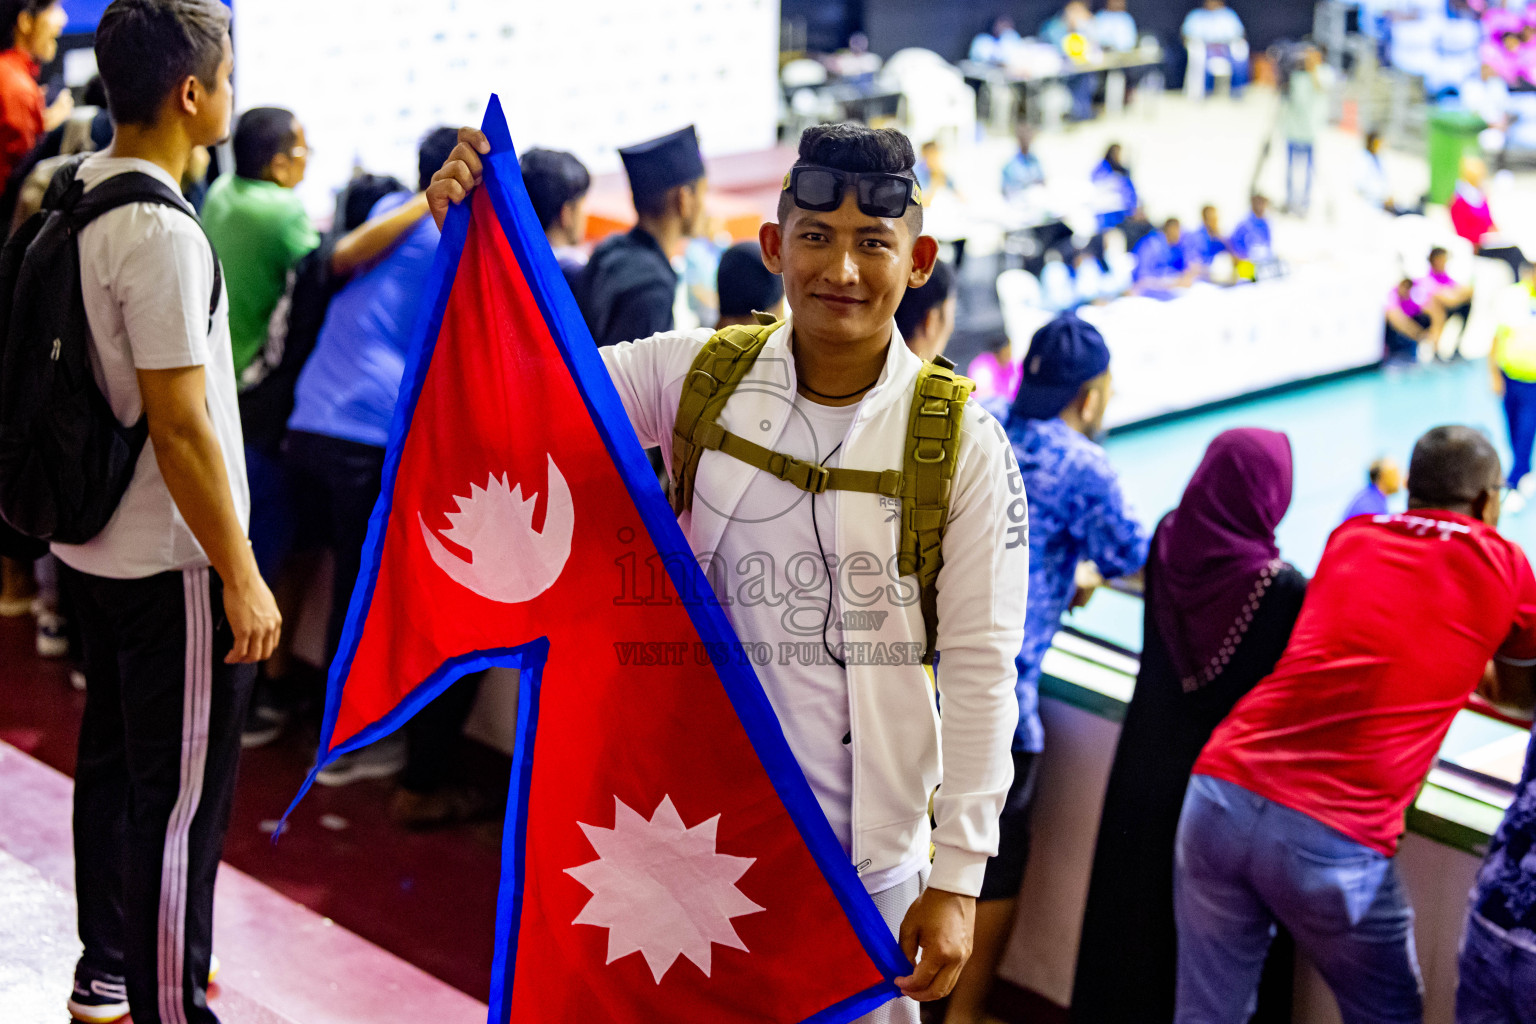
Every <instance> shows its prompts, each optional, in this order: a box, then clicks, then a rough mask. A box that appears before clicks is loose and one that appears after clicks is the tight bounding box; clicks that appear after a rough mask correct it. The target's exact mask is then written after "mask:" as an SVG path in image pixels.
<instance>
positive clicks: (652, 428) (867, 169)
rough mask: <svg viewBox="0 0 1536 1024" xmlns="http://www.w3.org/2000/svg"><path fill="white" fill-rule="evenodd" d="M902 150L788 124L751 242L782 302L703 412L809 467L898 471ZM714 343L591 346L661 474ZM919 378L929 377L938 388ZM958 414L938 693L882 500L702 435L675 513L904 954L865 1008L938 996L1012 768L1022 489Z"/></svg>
mask: <svg viewBox="0 0 1536 1024" xmlns="http://www.w3.org/2000/svg"><path fill="white" fill-rule="evenodd" d="M489 148H490V147H489V143H488V142H487V141H486V139H485V137H484V136H483V135H482V134H481V133H479V132H477V131H474V130H473V129H462V130H461V132H460V144H459V146H458V147H457V148H456V149H455V150H454V153H453V156H452V158H451V159H450V160H449V161H448V162H447V163H446V164H445V165H444V167H443V169H442V170H441V171H439V172H438V173H437V175H436V180H435V181H434V183H433V185H432V187H431V188H430V189H429V190H428V199H429V201H430V203H431V205H432V209H433V213H434V215H435V216H437V217H439V218H440V219H441V218H443V217H445V216H446V215H447V212H448V208H449V207H450V205H452V204H453V203H456V202H462V201H463V200H464V199H465V197H466V196H467V195H468V194H469V192H470V191H471V190H472V189H473V188H474V187H475V185H476V183H477V180H478V175H479V172H480V169H481V166H482V165H481V155H482V154H484V153H486V152H488V151H489ZM915 163H916V159H915V154H914V153H913V150H912V144H911V142H910V141H909V140H908V139H907V137H906V136H905V135H903V134H901V133H900V132H898V131H895V130H893V129H881V130H875V129H871V128H868V127H866V126H864V125H858V124H830V125H818V126H815V127H812V128H808V129H807V130H806V131H805V133H804V134H803V135H802V136H801V139H800V147H799V158H798V160H797V162H796V164H795V166H794V167H793V168H792V169H791V170H790V172H789V174H787V175H786V176H785V178H784V180H783V185H782V188H781V191H780V195H779V204H778V213H777V216H776V218H775V219H774V220H773V221H771V222H769V223H766V224H764V225H763V226H762V228H761V231H760V232H759V235H758V242H759V244H760V245H761V247H762V259H763V262H764V264H765V265H766V267H767V269H768V270H770V271H772V272H774V273H777V274H780V275H781V276H782V277H783V281H784V295H785V298H786V300H787V305H788V307H789V314H788V316H787V318H786V319H785V320H784V321H783V322H782V323H780V324H776V325H775V326H774V329H773V330H772V331H767V330H764V331H763V334H764V335H765V337H764V338H763V346H762V349H761V351H760V352H759V354H758V355H757V357H756V359H755V360H754V361H753V363H752V365H751V366H750V367H749V368H748V370H747V371H746V376H745V377H744V378H743V379H742V381H741V383H740V385H739V386H738V387H737V388H736V389H735V390H734V392H733V393H732V394H731V396H730V398H729V399H728V401H726V403H725V406H724V410H723V412H722V413H721V416H720V418H719V419H718V420H717V421H716V422H717V423H719V424H722V425H724V426H725V427H726V428H727V430H728V431H729V430H736V431H741V432H742V433H744V434H746V433H750V440H751V441H752V442H753V443H754V445H755V446H757V447H766V448H768V449H770V450H771V452H773V453H777V454H778V455H779V456H781V457H787V458H788V460H793V461H794V462H795V463H796V464H798V465H804V464H805V463H806V462H810V463H812V464H813V465H815V466H817V467H823V468H824V470H825V471H826V472H827V473H828V477H826V478H818V479H822V481H823V482H824V483H830V474H832V473H838V474H839V478H840V479H844V480H846V479H848V477H849V476H850V475H851V474H848V473H845V472H841V471H847V470H867V471H877V472H878V473H880V474H883V473H885V472H887V471H892V470H894V471H897V472H903V469H902V467H903V466H904V463H905V458H906V451H907V445H908V443H909V438H910V437H911V434H912V430H913V425H912V424H911V423H910V422H909V420H910V418H911V416H912V410H913V408H914V400H913V394H914V390H915V388H916V386H917V381H918V378H919V375H920V374H921V373H923V372H924V367H925V364H924V362H923V360H922V358H921V357H920V356H918V355H917V354H915V353H914V352H913V351H912V350H911V349H910V348H909V347H908V346H907V344H906V343H905V340H904V339H903V336H902V333H901V331H900V330H899V328H898V327H897V325H896V320H895V316H896V313H897V309H898V307H899V306H900V303H901V300H902V297H903V295H905V294H906V293H907V291H908V289H912V288H921V287H923V286H924V285H925V284H926V283H927V282H928V281H929V280H930V278H931V276H932V274H933V269H934V265H935V262H936V260H937V258H938V243H937V242H936V241H935V240H934V239H933V238H931V237H929V236H927V235H924V234H923V208H922V205H921V195H922V192H921V189H920V188H919V187H918V185H917V182H916V180H915V176H914V174H913V165H914V164H915ZM732 330H740V328H733V329H732ZM711 336H712V335H711V332H710V331H708V330H694V331H675V332H666V333H661V334H656V335H654V336H652V337H648V338H644V339H643V340H640V341H634V342H625V343H622V344H618V345H614V346H610V347H607V348H604V349H602V350H601V354H602V357H603V361H604V363H605V364H606V365H607V367H608V370H609V372H610V373H611V374H612V376H613V381H614V385H615V387H616V388H617V390H618V393H619V397H620V399H621V400H622V401H623V404H624V408H625V410H626V412H627V413H628V415H629V419H630V423H631V424H632V425H633V426H634V428H635V433H636V434H637V435H638V438H639V441H640V443H641V444H642V445H645V446H649V445H661V446H662V447H663V452H664V454H665V455H666V458H667V459H668V460H669V468H670V462H671V460H672V459H673V457H674V456H673V448H672V438H673V431H674V428H675V425H676V423H677V421H678V413H679V403H680V398H681V395H682V389H683V382H684V380H685V378H688V377H689V368H690V366H691V365H692V363H693V361H694V359H695V358H696V357H698V355H699V354H700V352H701V350H702V349H703V348H704V346H705V345H706V344H708V343H709V342H710V338H711ZM928 372H929V374H930V375H929V376H928V377H926V378H925V380H926V384H925V387H932V386H939V387H941V388H942V387H944V385H945V382H944V381H942V380H941V378H939V377H937V376H936V375H933V371H928ZM924 393H925V394H929V392H927V391H925V392H924ZM951 394H953V392H951ZM950 400H951V399H950V398H945V399H943V400H942V401H943V402H944V403H945V407H946V408H949V406H948V404H947V403H948V402H949V401H950ZM925 408H926V406H925ZM958 415H959V426H958V427H957V428H956V430H955V433H954V434H951V435H950V436H954V437H956V440H955V441H954V442H953V444H954V450H955V453H956V456H957V461H956V463H955V470H954V476H953V477H952V482H951V486H950V491H951V493H950V499H949V504H948V512H947V516H945V523H946V526H945V529H944V533H943V538H942V542H941V544H942V547H941V550H942V553H943V567H942V569H941V570H940V572H939V576H938V585H937V589H936V610H935V613H934V615H933V620H934V624H935V627H936V634H935V640H934V644H933V646H934V648H935V649H936V650H938V651H939V652H940V653H941V655H942V665H943V667H942V670H941V671H940V672H939V674H938V677H937V689H938V695H939V703H936V702H935V698H934V692H933V690H932V689H931V687H932V686H933V685H934V682H935V680H934V677H933V676H931V675H930V674H929V671H928V667H927V665H925V663H924V659H923V657H922V655H923V654H924V651H925V646H926V643H925V641H926V636H925V628H926V627H927V621H926V620H925V616H924V613H923V611H922V606H921V603H920V599H919V596H918V595H919V588H918V586H917V583H916V580H915V578H914V576H913V575H912V574H911V571H910V570H908V571H907V573H906V574H905V575H904V574H903V570H902V569H901V568H900V559H899V557H898V555H897V546H898V541H899V539H900V537H901V535H902V528H901V527H900V526H899V525H895V524H897V523H899V522H900V520H901V501H900V499H899V498H896V497H892V496H890V495H889V494H880V493H868V492H864V491H861V490H858V489H856V488H852V489H850V488H847V487H846V486H844V485H839V486H828V487H827V488H826V489H825V490H824V491H820V490H817V491H812V492H811V493H807V489H802V488H800V487H798V486H797V485H796V484H795V483H793V482H791V478H792V477H793V476H794V474H793V473H786V474H785V475H784V476H783V477H780V476H778V475H775V474H774V473H772V472H766V471H763V470H761V469H758V468H757V464H756V463H753V462H747V461H743V460H742V459H740V458H738V457H735V456H733V455H732V454H728V453H727V452H725V451H723V450H721V451H706V452H704V453H703V454H702V456H701V457H700V458H699V460H698V462H697V474H696V475H695V476H694V479H693V488H694V490H693V494H694V498H693V502H692V506H691V511H689V512H686V513H684V514H683V515H681V517H680V519H679V522H680V524H681V526H682V527H683V530H684V532H685V533H686V534H687V536H688V539H689V543H690V544H691V545H692V547H693V549H694V551H695V553H696V554H697V555H698V557H699V558H700V560H701V562H702V563H703V564H706V565H708V566H709V573H710V577H711V580H712V581H713V582H714V586H715V590H716V593H717V594H718V595H719V597H720V603H721V606H722V608H723V609H724V610H725V612H726V614H727V615H728V616H729V617H730V620H731V624H732V625H733V626H734V627H735V631H736V634H737V636H739V637H740V638H741V639H742V640H743V641H744V642H752V643H755V644H759V645H762V646H765V647H767V648H768V649H771V650H772V651H773V652H774V658H773V659H772V660H771V663H770V664H767V665H762V666H760V667H759V668H758V669H757V671H758V676H759V678H760V679H761V680H762V683H763V688H764V690H765V691H766V693H767V696H768V700H769V702H770V703H771V705H772V706H773V709H774V711H775V713H776V714H777V716H778V719H779V723H780V725H781V726H782V728H783V730H784V735H785V738H786V739H787V741H788V743H789V748H790V750H791V751H792V752H793V753H794V755H795V759H796V761H797V762H798V764H799V766H800V769H801V771H802V772H803V773H804V775H805V778H806V781H807V782H808V783H809V785H810V788H811V791H812V793H813V794H814V795H815V797H816V799H817V803H818V804H819V806H820V807H821V810H822V812H823V813H824V814H825V815H826V818H827V821H828V823H829V824H830V825H831V828H832V832H833V834H834V835H835V836H837V838H838V839H839V841H840V843H841V845H842V847H843V850H844V852H845V854H846V855H847V857H848V860H849V863H851V864H852V865H853V866H854V868H855V870H856V871H857V872H858V874H859V878H860V880H861V881H862V882H863V884H864V887H865V889H866V890H867V891H868V892H869V894H870V896H871V898H872V899H873V901H874V903H875V906H876V907H877V908H878V909H879V910H880V912H881V914H882V916H883V918H884V920H885V922H886V924H887V925H888V926H889V928H890V930H891V932H892V934H893V935H895V936H898V937H899V939H900V941H901V945H902V948H903V951H904V952H905V953H906V954H907V956H908V957H909V958H910V959H911V960H912V961H913V963H914V965H915V966H914V969H913V970H912V971H911V972H910V973H908V974H907V975H906V976H904V977H901V978H898V979H897V985H898V986H899V987H900V988H901V990H902V992H903V993H904V995H903V996H902V997H901V998H899V999H895V1000H892V1001H891V1002H889V1003H887V1004H886V1005H884V1006H882V1007H881V1008H880V1009H878V1010H876V1011H874V1012H873V1013H872V1014H869V1015H866V1016H865V1017H864V1018H862V1021H863V1022H865V1024H876V1022H878V1024H917V1021H918V1006H917V1002H918V1001H928V1000H935V999H939V998H942V997H943V996H945V995H947V994H948V993H949V992H950V991H951V990H952V989H953V987H954V984H955V981H956V979H957V978H958V977H959V975H960V972H961V969H962V968H963V967H964V965H965V962H966V960H967V958H968V956H969V954H970V949H971V942H972V932H973V928H974V925H975V914H976V897H977V895H978V894H979V893H980V892H981V886H982V879H983V876H984V875H985V874H986V871H987V861H988V858H989V857H990V856H992V855H993V854H995V853H996V852H997V845H998V816H999V814H1000V812H1001V810H1002V807H1003V802H1004V798H1005V796H1006V795H1007V793H1008V791H1009V784H1010V782H1011V780H1012V776H1013V763H1014V761H1013V757H1012V756H1011V753H1010V747H1011V745H1012V741H1013V736H1014V732H1015V729H1016V726H1017V724H1018V721H1019V707H1018V702H1017V700H1016V698H1015V696H1014V683H1015V681H1016V679H1017V671H1016V670H1015V668H1014V664H1013V657H1014V655H1015V654H1016V653H1017V652H1018V650H1019V647H1020V645H1021V644H1022V643H1023V638H1024V602H1025V594H1026V591H1027V587H1028V576H1029V571H1028V550H1029V541H1028V522H1027V519H1028V504H1027V502H1026V501H1025V499H1024V483H1023V479H1022V477H1021V476H1020V475H1019V471H1018V467H1017V465H1016V464H1015V461H1014V458H1013V453H1012V450H1011V448H1010V447H1009V445H1008V441H1007V435H1006V434H1005V433H1004V432H1003V430H1002V427H1001V425H1000V424H998V422H997V421H996V420H995V419H993V418H992V416H991V415H990V414H988V413H987V412H986V411H985V410H984V409H982V408H981V406H980V404H979V403H977V402H973V401H967V402H966V403H965V405H964V406H963V408H962V409H961V410H960V411H959V413H958ZM732 436H734V435H732ZM914 450H915V449H914ZM786 464H787V463H786ZM845 609H846V611H845ZM866 655H867V656H866ZM940 705H941V706H942V718H941V717H940V710H941V707H940ZM941 752H942V757H941ZM935 787H937V795H936V796H935V798H934V802H933V820H934V821H935V822H936V825H933V826H931V825H930V819H929V806H928V801H929V796H930V794H933V793H934V792H935ZM930 849H932V850H933V851H934V852H933V853H932V855H931V857H930ZM919 950H921V954H922V955H921V957H920V958H919V956H918V953H919Z"/></svg>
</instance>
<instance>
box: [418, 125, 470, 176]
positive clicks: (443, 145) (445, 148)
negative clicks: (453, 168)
mask: <svg viewBox="0 0 1536 1024" xmlns="http://www.w3.org/2000/svg"><path fill="white" fill-rule="evenodd" d="M458 144H459V133H458V131H457V129H454V128H433V129H432V130H431V131H429V132H427V134H425V135H423V136H422V137H421V145H420V146H419V147H418V148H417V150H416V173H417V176H418V179H419V180H420V182H421V186H420V188H421V191H423V192H425V191H426V190H427V186H428V185H430V184H432V175H434V174H436V173H437V172H438V170H440V169H441V168H442V166H443V164H445V163H447V162H448V154H450V153H452V152H453V147H454V146H457V145H458Z"/></svg>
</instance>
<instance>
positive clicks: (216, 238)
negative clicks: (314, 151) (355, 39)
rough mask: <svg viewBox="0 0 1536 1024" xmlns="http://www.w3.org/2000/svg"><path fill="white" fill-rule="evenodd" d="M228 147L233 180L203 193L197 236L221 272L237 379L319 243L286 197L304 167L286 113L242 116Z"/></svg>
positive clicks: (262, 110) (300, 138)
mask: <svg viewBox="0 0 1536 1024" xmlns="http://www.w3.org/2000/svg"><path fill="white" fill-rule="evenodd" d="M232 148H233V149H234V153H235V170H234V173H233V174H225V175H221V176H220V177H219V179H218V180H217V181H215V182H214V183H213V185H212V186H210V187H209V189H208V197H207V199H206V200H205V201H204V204H203V230H204V231H206V232H207V233H208V239H209V241H211V242H213V247H214V249H215V251H217V252H218V254H219V261H220V262H221V263H222V264H223V265H224V283H225V285H226V286H227V287H228V289H229V335H230V340H231V341H232V342H233V348H234V354H235V376H236V378H237V379H238V378H239V377H240V376H241V375H242V374H244V373H245V370H246V367H248V366H249V365H250V364H251V360H252V359H254V358H255V357H256V353H258V352H260V351H261V347H262V345H263V344H264V343H265V342H266V340H267V322H268V321H269V320H271V319H272V310H273V309H274V308H275V307H276V306H277V300H278V299H280V298H282V295H283V288H284V286H285V285H286V284H287V281H288V271H289V270H291V269H292V268H293V266H294V264H296V263H298V262H299V259H300V258H301V257H303V256H304V254H305V253H308V252H310V251H311V250H313V249H314V248H315V247H316V246H317V245H319V244H320V233H319V232H318V231H316V230H315V226H314V225H313V224H311V223H310V221H309V214H308V213H306V212H305V210H304V203H303V201H302V200H300V199H299V197H298V195H297V194H295V193H294V191H293V190H294V188H295V187H297V186H298V184H299V182H301V181H303V180H304V171H305V168H306V166H307V165H308V160H309V148H308V144H307V141H306V140H305V138H304V126H303V125H302V124H300V123H299V119H298V118H297V117H295V116H294V114H293V111H291V110H284V109H283V108H282V107H256V108H255V109H253V110H247V111H246V112H245V113H243V114H241V115H240V120H239V122H238V123H237V124H236V126H235V134H234V142H233V147H232Z"/></svg>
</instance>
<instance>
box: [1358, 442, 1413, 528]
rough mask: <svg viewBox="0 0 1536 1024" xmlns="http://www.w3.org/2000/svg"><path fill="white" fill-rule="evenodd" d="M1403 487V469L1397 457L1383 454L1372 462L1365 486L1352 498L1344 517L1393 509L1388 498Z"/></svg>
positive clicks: (1382, 513) (1375, 514) (1382, 512)
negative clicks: (1393, 457)
mask: <svg viewBox="0 0 1536 1024" xmlns="http://www.w3.org/2000/svg"><path fill="white" fill-rule="evenodd" d="M1402 489H1403V469H1402V467H1401V466H1399V465H1398V464H1397V461H1396V460H1395V459H1392V458H1389V457H1387V456H1382V457H1381V458H1379V459H1377V460H1376V461H1375V462H1373V463H1371V468H1370V469H1369V470H1368V471H1367V473H1366V482H1365V487H1364V488H1362V489H1361V491H1360V493H1359V494H1357V495H1355V496H1354V497H1353V498H1352V499H1350V502H1349V507H1348V508H1346V509H1345V510H1344V519H1346V520H1348V519H1353V518H1354V517H1355V516H1380V515H1386V514H1387V512H1389V511H1391V510H1390V509H1389V508H1388V506H1387V499H1388V498H1390V497H1391V496H1392V495H1394V494H1396V493H1397V492H1398V491H1400V490H1402Z"/></svg>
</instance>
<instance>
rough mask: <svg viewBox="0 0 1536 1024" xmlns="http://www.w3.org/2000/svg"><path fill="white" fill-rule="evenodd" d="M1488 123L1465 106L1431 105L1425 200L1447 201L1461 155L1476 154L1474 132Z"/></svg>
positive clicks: (1459, 166)
mask: <svg viewBox="0 0 1536 1024" xmlns="http://www.w3.org/2000/svg"><path fill="white" fill-rule="evenodd" d="M1487 127H1488V123H1487V122H1486V121H1484V120H1483V119H1482V118H1481V117H1478V116H1477V115H1476V114H1474V113H1472V112H1471V111H1469V110H1457V109H1455V108H1452V107H1435V108H1433V109H1431V110H1430V112H1429V201H1430V202H1432V203H1448V202H1450V201H1451V193H1452V192H1454V191H1455V190H1456V176H1457V175H1458V174H1459V173H1460V172H1461V158H1462V157H1463V156H1465V155H1466V154H1468V153H1473V154H1479V153H1481V152H1482V151H1481V149H1480V148H1479V147H1478V144H1477V133H1478V132H1480V131H1482V130H1483V129H1484V128H1487Z"/></svg>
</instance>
